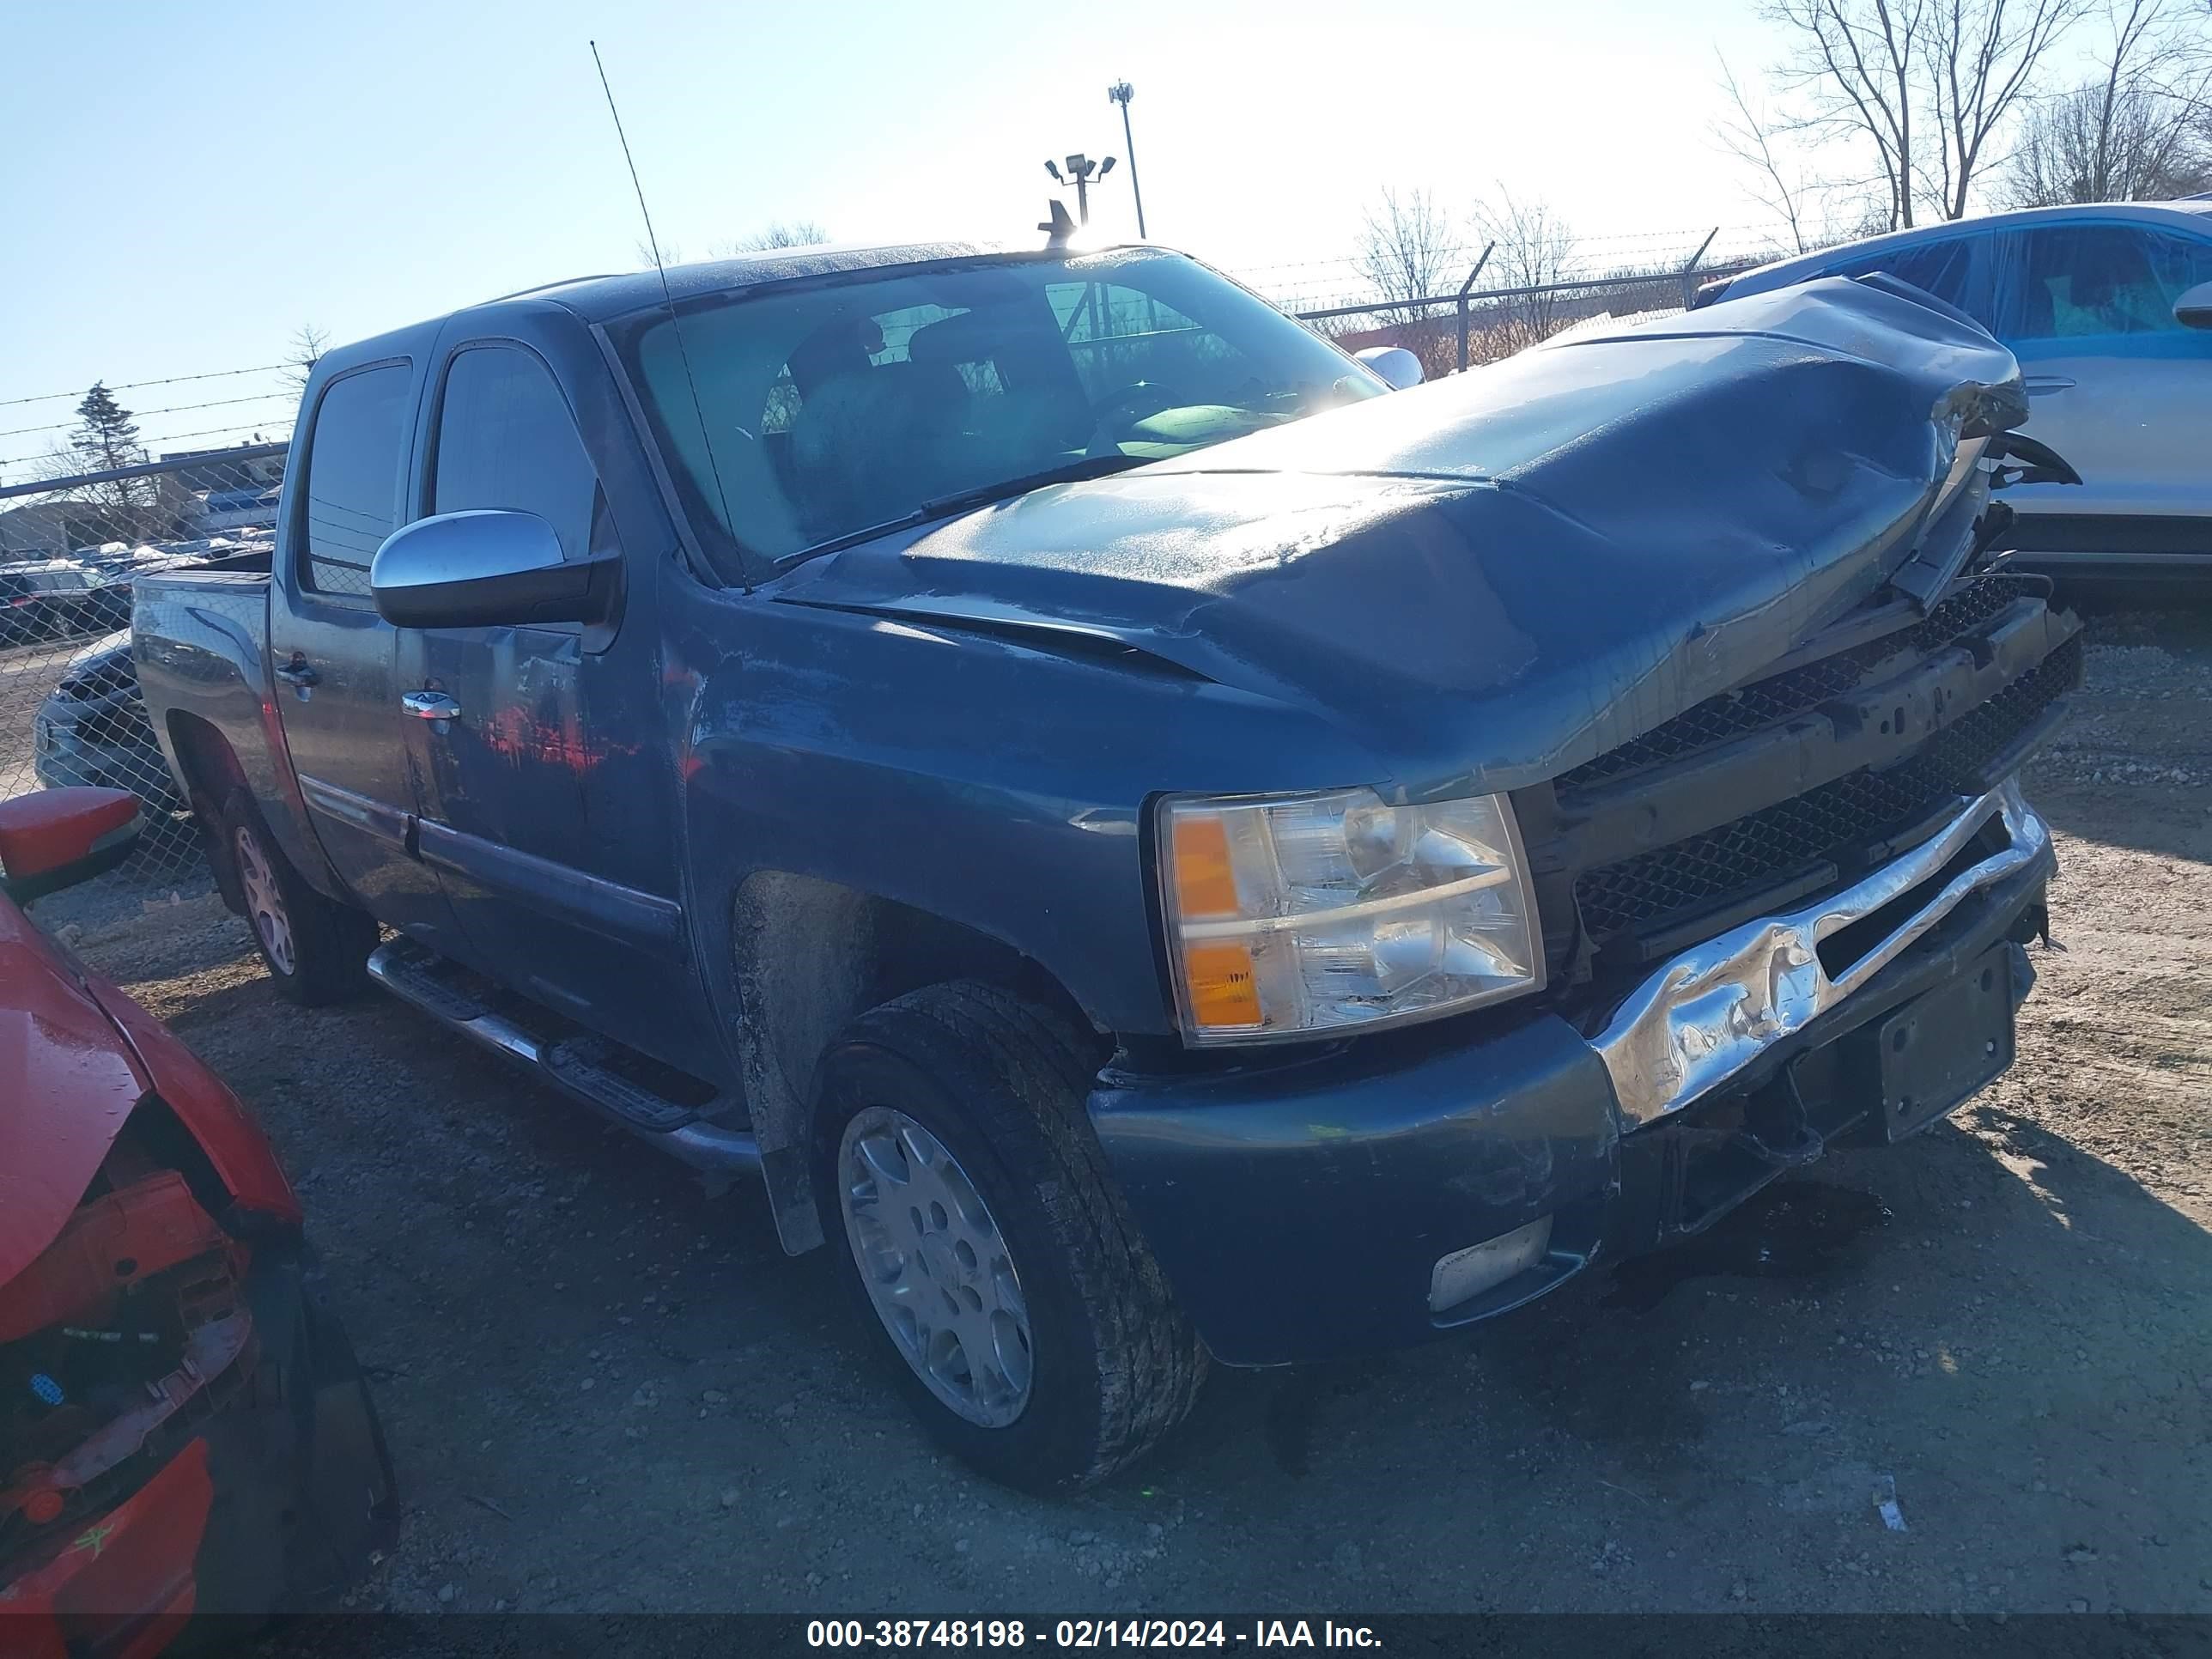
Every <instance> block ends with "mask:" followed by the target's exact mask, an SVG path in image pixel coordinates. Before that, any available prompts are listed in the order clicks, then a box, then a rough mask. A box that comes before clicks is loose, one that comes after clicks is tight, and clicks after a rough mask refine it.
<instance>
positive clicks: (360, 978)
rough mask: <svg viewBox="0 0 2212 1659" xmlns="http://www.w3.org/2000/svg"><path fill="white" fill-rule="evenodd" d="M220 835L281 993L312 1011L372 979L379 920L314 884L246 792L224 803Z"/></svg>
mask: <svg viewBox="0 0 2212 1659" xmlns="http://www.w3.org/2000/svg"><path fill="white" fill-rule="evenodd" d="M220 833H221V835H222V841H223V849H224V851H225V853H226V854H228V857H229V859H230V860H231V863H232V866H233V867H234V869H235V870H236V871H237V872H238V884H239V889H240V892H241V894H242V895H243V896H244V897H245V901H246V925H247V926H248V927H252V930H253V944H254V948H255V949H256V950H258V951H260V953H261V960H262V962H263V963H264V965H265V966H266V967H267V968H268V969H269V977H270V979H271V980H273V981H276V989H277V991H278V992H279V994H282V995H283V996H285V997H286V998H289V1000H292V1001H294V1002H296V1003H298V1004H300V1005H301V1006H302V1007H308V1008H313V1007H319V1006H322V1005H323V1004H325V1003H331V1002H341V1001H343V1000H345V999H346V998H348V997H350V996H353V995H355V994H357V993H358V992H359V991H360V990H361V989H362V987H364V986H366V985H367V984H368V966H367V964H368V955H369V952H370V951H374V950H375V949H376V939H377V930H376V920H375V918H374V917H373V916H371V915H368V914H367V913H366V912H364V911H361V910H356V909H355V908H353V907H352V906H351V905H349V904H341V903H339V902H337V900H336V899H332V898H327V897H325V896H324V895H322V894H321V893H319V892H317V891H316V890H314V889H313V887H310V886H309V885H308V884H307V881H306V880H305V879H304V878H302V877H301V874H300V872H298V871H297V870H295V869H294V868H293V867H292V864H291V860H289V859H287V858H286V857H285V856H284V854H283V852H282V851H281V850H279V848H277V846H276V842H275V840H274V839H273V838H272V837H271V836H270V834H269V829H268V826H267V825H266V824H264V823H263V822H262V819H261V812H260V810H259V809H258V807H256V806H255V805H254V804H253V798H252V796H251V795H249V794H247V793H246V791H245V790H244V789H242V788H240V789H234V790H233V791H232V792H231V793H230V797H229V799H228V800H227V801H226V802H225V803H224V805H223V809H222V826H221V829H220Z"/></svg>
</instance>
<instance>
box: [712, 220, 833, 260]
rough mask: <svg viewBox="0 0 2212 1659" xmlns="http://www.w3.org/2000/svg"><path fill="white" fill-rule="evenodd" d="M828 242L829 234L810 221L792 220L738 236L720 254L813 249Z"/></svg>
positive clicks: (779, 221)
mask: <svg viewBox="0 0 2212 1659" xmlns="http://www.w3.org/2000/svg"><path fill="white" fill-rule="evenodd" d="M828 240H829V232H828V231H826V230H824V229H823V228H822V226H821V225H820V224H819V223H817V222H816V221H814V220H812V219H793V220H792V221H791V222H789V223H788V224H787V223H785V222H783V221H782V220H781V219H779V220H777V221H776V222H775V223H774V224H772V225H767V226H764V227H763V228H761V229H759V230H756V231H753V232H752V233H750V234H748V235H744V236H739V237H738V238H736V239H735V240H732V241H730V242H728V243H726V244H725V246H724V247H723V248H722V250H720V251H721V252H728V253H766V252H770V251H772V250H774V249H775V248H780V247H813V246H816V245H817V244H818V243H822V242H826V241H828Z"/></svg>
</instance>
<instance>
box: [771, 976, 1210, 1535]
mask: <svg viewBox="0 0 2212 1659" xmlns="http://www.w3.org/2000/svg"><path fill="white" fill-rule="evenodd" d="M1094 1070H1095V1067H1094V1066H1092V1065H1091V1064H1090V1063H1089V1061H1088V1060H1086V1058H1085V1054H1084V1053H1083V1045H1082V1043H1081V1041H1080V1039H1079V1037H1078V1036H1077V1035H1076V1034H1075V1032H1074V1031H1073V1030H1072V1029H1071V1028H1069V1027H1068V1026H1067V1025H1066V1024H1065V1022H1063V1021H1062V1020H1060V1018H1059V1017H1058V1016H1056V1015H1054V1014H1053V1013H1051V1012H1048V1011H1046V1010H1044V1009H1042V1008H1041V1007H1038V1006H1035V1005H1033V1004H1030V1003H1027V1002H1024V1001H1023V1000H1020V999H1019V998H1017V997H1015V996H1013V995H1012V994H1008V993H1006V992H1004V991H1001V990H999V989H997V988H995V987H988V986H983V985H975V984H968V983H955V984H950V985H937V986H931V987H927V988H925V989H923V990H920V991H916V992H914V993H911V994H908V995H907V996H903V997H901V998H899V999H898V1000H896V1001H894V1002H889V1003H886V1004H884V1006H882V1007H879V1008H877V1009H874V1010H872V1011H871V1012H868V1013H866V1014H864V1015H862V1016H861V1017H860V1018H859V1019H858V1020H856V1021H854V1023H853V1024H852V1025H851V1026H850V1027H848V1029H847V1030H846V1031H845V1033H844V1035H843V1036H842V1038H841V1039H840V1040H839V1042H837V1043H836V1046H834V1047H833V1048H831V1049H830V1051H829V1053H828V1054H826V1055H824V1056H823V1062H822V1067H821V1071H820V1074H819V1084H818V1089H817V1100H818V1109H817V1118H816V1139H815V1155H816V1178H817V1196H818V1198H819V1201H820V1203H821V1206H822V1211H823V1227H824V1230H825V1231H827V1232H828V1233H829V1235H830V1237H831V1243H832V1249H836V1252H837V1254H838V1256H839V1259H840V1271H841V1273H842V1276H843V1277H844V1278H845V1279H846V1280H847V1281H848V1285H849V1286H850V1287H851V1289H852V1290H853V1291H854V1293H855V1294H856V1296H857V1297H858V1299H859V1301H860V1304H861V1305H862V1306H863V1307H864V1308H865V1309H866V1316H867V1318H868V1321H869V1322H870V1323H871V1324H872V1325H873V1326H874V1327H875V1328H878V1330H880V1331H881V1333H882V1334H883V1336H884V1340H885V1341H886V1343H887V1344H888V1346H889V1347H890V1352H891V1354H892V1356H893V1357H894V1358H895V1360H896V1364H897V1368H898V1372H899V1375H900V1378H901V1383H902V1387H903V1389H904V1391H905V1393H906V1395H907V1397H908V1402H909V1403H910V1404H911V1405H912V1407H913V1408H914V1410H915V1413H916V1414H917V1415H918V1416H920V1418H921V1420H922V1422H923V1424H924V1425H925V1426H926V1427H927V1429H928V1430H929V1431H930V1433H931V1434H932V1435H933V1437H935V1438H936V1439H937V1440H938V1441H939V1443H942V1444H944V1445H945V1446H946V1447H947V1448H949V1449H951V1450H952V1451H954V1452H956V1453H957V1454H958V1455H960V1456H961V1457H963V1458H964V1459H965V1460H966V1461H967V1462H970V1463H972V1464H974V1465H975V1467H976V1468H979V1469H981V1471H982V1472H983V1473H985V1474H988V1475H990V1476H992V1477H993V1478H994V1479H996V1480H1002V1481H1005V1482H1006V1483H1007V1484H1008V1485H1010V1486H1019V1487H1023V1488H1024V1489H1027V1490H1030V1491H1052V1490H1065V1489H1067V1488H1070V1487H1075V1486H1087V1485H1090V1484H1091V1483H1092V1482H1095V1481H1097V1480H1103V1479H1104V1478H1105V1477H1106V1476H1108V1475H1109V1474H1113V1473H1114V1472H1115V1470H1117V1469H1119V1468H1122V1467H1123V1466H1124V1465H1126V1464H1127V1463H1129V1462H1133V1460H1135V1459H1136V1458H1138V1457H1139V1456H1141V1455H1143V1454H1144V1453H1145V1452H1146V1451H1147V1450H1149V1449H1151V1448H1152V1446H1153V1445H1154V1444H1155V1443H1157V1442H1158V1440H1159V1439H1160V1437H1162V1436H1163V1435H1164V1434H1166V1433H1167V1431H1169V1430H1170V1429H1171V1428H1173V1427H1174V1426H1175V1425H1176V1424H1177V1423H1179V1422H1180V1421H1182V1418H1183V1417H1184V1415H1185V1414H1186V1413H1188V1411H1189V1409H1190V1407H1191V1404H1192V1402H1193V1401H1194V1400H1195V1399H1196V1397H1197V1394H1198V1389H1199V1385H1200V1383H1201V1382H1202V1381H1203V1380H1204V1376H1205V1371H1206V1356H1205V1352H1204V1350H1203V1349H1202V1348H1201V1347H1200V1344H1199V1341H1198V1339H1197V1337H1196V1335H1195V1334H1194V1333H1193V1332H1192V1330H1191V1328H1190V1326H1189V1323H1188V1321H1187V1320H1185V1319H1184V1317H1183V1316H1182V1314H1181V1312H1180V1311H1179V1310H1177V1309H1176V1305H1175V1303H1174V1300H1173V1298H1172V1297H1171V1296H1170V1293H1169V1291H1168V1287H1167V1285H1166V1282H1165V1280H1164V1279H1163V1278H1162V1276H1161V1273H1160V1271H1159V1267H1158V1263H1156V1262H1155V1261H1153V1260H1152V1255H1151V1252H1150V1251H1149V1250H1147V1249H1146V1248H1145V1245H1144V1243H1143V1241H1142V1240H1141V1239H1140V1238H1139V1237H1138V1236H1137V1234H1136V1231H1135V1230H1134V1228H1133V1226H1132V1225H1131V1224H1130V1221H1129V1218H1128V1217H1127V1214H1126V1213H1125V1212H1124V1211H1123V1209H1122V1206H1121V1202H1120V1200H1119V1198H1118V1197H1117V1196H1116V1194H1115V1193H1114V1191H1113V1189H1112V1188H1111V1186H1110V1184H1109V1181H1108V1178H1107V1172H1106V1168H1105V1161H1104V1154H1103V1152H1101V1151H1100V1149H1099V1146H1098V1143H1097V1139H1096V1137H1095V1136H1094V1135H1093V1134H1092V1133H1091V1126H1090V1123H1089V1121H1088V1120H1087V1118H1086V1117H1085V1111H1084V1095H1085V1088H1086V1085H1087V1083H1088V1079H1089V1078H1090V1077H1091V1074H1092V1073H1093V1072H1094Z"/></svg>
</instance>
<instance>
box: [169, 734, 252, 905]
mask: <svg viewBox="0 0 2212 1659" xmlns="http://www.w3.org/2000/svg"><path fill="white" fill-rule="evenodd" d="M169 752H170V753H172V754H173V755H174V756H175V757H177V770H178V771H179V773H180V774H182V776H183V782H184V786H185V800H186V802H187V804H189V805H191V809H192V816H193V817H195V818H197V820H198V821H199V826H200V833H201V836H202V838H203V839H204V841H205V842H206V843H207V854H208V863H209V865H210V867H212V868H213V870H214V871H215V884H216V889H217V890H219V891H220V892H221V893H222V902H224V903H225V904H227V905H228V906H229V907H230V908H231V909H233V910H234V911H235V912H237V913H238V914H239V915H245V914H246V890H245V889H244V888H243V887H242V886H241V885H240V883H239V879H238V864H237V861H236V860H235V859H234V858H233V857H232V855H231V850H230V844H229V842H228V841H226V840H225V839H224V838H223V835H222V804H223V802H224V801H225V800H227V799H228V798H229V796H230V793H231V792H232V791H233V790H234V789H243V788H244V787H246V769H245V768H244V767H242V766H240V764H239V763H238V757H237V755H236V754H235V753H234V752H233V751H232V750H231V746H230V740H229V739H228V738H225V737H224V736H223V735H222V732H219V731H217V730H216V728H215V727H214V726H211V725H210V724H209V723H208V722H207V721H205V720H202V719H200V717H199V716H198V715H197V714H183V713H179V712H178V711H176V710H172V711H171V712H170V714H169Z"/></svg>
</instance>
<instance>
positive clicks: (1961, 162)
mask: <svg viewBox="0 0 2212 1659" xmlns="http://www.w3.org/2000/svg"><path fill="white" fill-rule="evenodd" d="M2091 3H2092V0H1766V4H1765V16H1766V18H1767V21H1770V22H1771V23H1772V24H1774V25H1776V26H1777V27H1778V28H1780V29H1781V30H1782V31H1783V33H1784V35H1785V36H1786V37H1787V38H1788V39H1789V40H1790V47H1789V51H1788V56H1787V58H1786V59H1785V61H1784V64H1782V66H1781V67H1780V69H1779V70H1778V71H1777V79H1778V82H1779V84H1780V85H1781V86H1782V88H1784V90H1785V91H1786V92H1788V93H1790V94H1792V95H1793V96H1794V97H1796V99H1797V100H1799V102H1800V104H1801V105H1802V114H1801V116H1800V118H1801V119H1802V120H1803V121H1805V122H1806V123H1808V125H1810V126H1812V127H1814V128H1815V129H1819V130H1824V131H1827V132H1829V133H1832V134H1834V135H1835V136H1837V137H1845V138H1850V139H1853V140H1857V141H1858V142H1859V143H1861V144H1862V145H1863V147H1864V148H1865V149H1869V150H1870V151H1871V152H1872V155H1873V158H1874V161H1875V177H1876V180H1877V189H1878V192H1879V194H1878V201H1879V203H1880V208H1879V210H1878V225H1879V228H1884V229H1901V228H1906V227H1909V226H1911V225H1912V224H1914V223H1915V222H1917V221H1919V220H1920V219H1923V218H1938V219H1957V218H1961V217H1963V216H1965V215H1966V211H1967V210H1968V208H1969V207H1970V206H1971V205H1972V200H1973V193H1974V189H1975V185H1976V183H1977V181H1978V179H1979V178H1980V177H1981V175H1982V174H1983V173H1984V172H1985V171H1986V170H1987V169H1988V168H1989V167H1990V165H1991V164H1992V162H1993V161H1996V160H1997V159H1999V158H1998V156H1997V155H1996V153H1995V152H1996V143H1997V138H1998V135H1999V134H2000V132H2001V131H2002V130H2003V129H2004V128H2005V127H2006V125H2008V123H2009V122H2010V121H2011V119H2012V118H2013V117H2014V116H2015V115H2016V114H2017V113H2018V112H2019V110H2020V108H2021V104H2022V101H2023V100H2026V99H2027V98H2028V97H2029V96H2030V95H2031V94H2032V93H2033V89H2034V87H2035V83H2036V80H2037V77H2038V76H2039V74H2040V73H2041V72H2042V70H2044V68H2045V64H2046V60H2047V59H2048V58H2049V57H2050V55H2051V48H2052V47H2053V46H2055V45H2056V44H2057V41H2058V40H2060V39H2061V38H2062V37H2063V35H2064V34H2065V33H2066V32H2067V30H2068V29H2069V28H2070V27H2072V25H2073V24H2074V23H2075V21H2076V20H2078V19H2079V18H2080V17H2081V15H2082V14H2083V12H2084V11H2085V10H2086V9H2087V7H2088V5H2089V4H2091Z"/></svg>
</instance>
